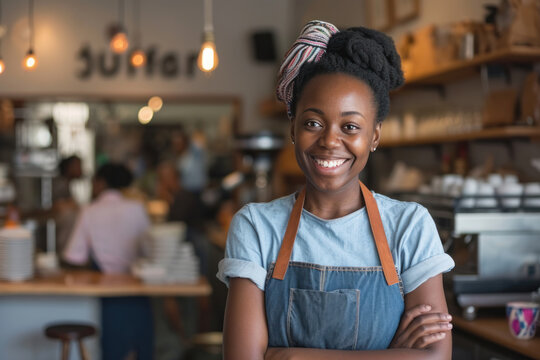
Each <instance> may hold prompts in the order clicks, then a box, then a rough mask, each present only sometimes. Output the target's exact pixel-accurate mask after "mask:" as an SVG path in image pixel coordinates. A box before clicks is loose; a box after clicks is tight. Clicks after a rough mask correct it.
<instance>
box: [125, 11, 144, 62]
mask: <svg viewBox="0 0 540 360" xmlns="http://www.w3.org/2000/svg"><path fill="white" fill-rule="evenodd" d="M133 24H134V27H135V31H134V36H133V38H134V43H135V46H134V50H133V51H132V52H131V55H130V57H129V62H130V63H131V65H132V66H133V67H141V66H143V65H144V64H146V54H145V53H144V51H142V50H141V11H140V3H139V0H133Z"/></svg>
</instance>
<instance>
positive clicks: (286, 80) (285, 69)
mask: <svg viewBox="0 0 540 360" xmlns="http://www.w3.org/2000/svg"><path fill="white" fill-rule="evenodd" d="M338 31H339V30H338V28H336V27H335V26H334V25H332V24H330V23H327V22H324V21H319V20H312V21H310V22H308V23H307V24H306V26H304V28H303V29H302V32H301V33H300V36H299V37H298V39H296V41H295V42H294V44H293V46H292V47H291V48H290V49H289V51H288V52H287V54H286V55H285V59H284V60H283V64H281V68H280V69H279V75H278V83H277V89H276V93H277V98H278V99H279V100H281V101H283V102H284V103H285V104H286V105H287V115H288V116H289V119H292V112H291V101H292V96H293V88H294V79H295V78H296V76H297V75H298V72H299V71H300V67H301V66H302V65H303V64H304V63H306V62H317V61H319V60H320V58H321V57H322V56H323V55H324V53H325V52H326V46H327V45H328V40H330V37H331V36H332V35H334V34H335V33H337V32H338Z"/></svg>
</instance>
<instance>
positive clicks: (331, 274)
mask: <svg viewBox="0 0 540 360" xmlns="http://www.w3.org/2000/svg"><path fill="white" fill-rule="evenodd" d="M360 188H361V191H362V196H363V198H364V203H365V205H366V210H367V213H368V218H369V222H370V227H371V232H372V234H373V237H374V241H375V245H376V247H377V253H378V256H379V260H380V262H381V266H370V267H352V266H325V265H318V264H311V263H304V262H295V261H290V257H291V253H292V249H293V245H294V240H295V238H296V233H297V231H298V226H299V223H300V218H301V215H302V209H303V207H304V199H305V189H303V190H302V191H301V192H300V194H299V195H298V198H297V200H296V202H295V204H294V206H293V209H292V212H291V215H290V217H289V221H288V223H287V229H286V231H285V236H284V237H283V242H282V244H281V248H280V250H279V254H278V258H277V260H276V262H275V263H273V264H272V265H271V267H270V269H269V271H268V274H267V277H266V287H265V308H266V319H267V324H268V346H269V347H307V348H319V349H339V350H378V349H386V348H388V345H389V344H390V342H391V341H392V338H393V337H394V334H395V332H396V329H397V327H398V325H399V321H400V318H401V314H402V312H403V308H404V301H403V288H402V283H401V279H400V277H399V275H398V273H397V271H396V267H395V265H394V260H393V259H392V253H391V252H390V248H389V247H388V242H387V240H386V236H385V234H384V228H383V225H382V221H381V217H380V215H379V210H378V207H377V203H376V201H375V198H374V197H373V195H372V193H371V192H370V191H369V190H368V189H367V188H366V187H365V186H364V184H362V183H361V182H360ZM285 274H286V275H287V276H285Z"/></svg>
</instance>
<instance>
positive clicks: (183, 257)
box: [132, 222, 199, 283]
mask: <svg viewBox="0 0 540 360" xmlns="http://www.w3.org/2000/svg"><path fill="white" fill-rule="evenodd" d="M185 233H186V226H185V224H184V223H181V222H171V223H163V224H156V225H153V226H152V227H151V228H150V230H149V235H150V242H149V244H148V248H147V254H148V259H147V261H142V262H141V261H140V262H138V263H136V266H134V267H132V272H133V274H134V275H135V276H138V277H140V278H141V279H142V280H143V281H145V282H147V283H175V282H181V283H193V282H197V281H198V279H199V259H198V258H197V256H196V255H195V250H194V248H193V244H191V243H189V242H186V241H185V240H184V239H185Z"/></svg>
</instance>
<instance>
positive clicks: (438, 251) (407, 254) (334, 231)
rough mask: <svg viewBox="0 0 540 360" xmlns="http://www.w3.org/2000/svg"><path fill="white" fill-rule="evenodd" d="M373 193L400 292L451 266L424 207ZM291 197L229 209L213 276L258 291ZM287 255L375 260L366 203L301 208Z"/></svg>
mask: <svg viewBox="0 0 540 360" xmlns="http://www.w3.org/2000/svg"><path fill="white" fill-rule="evenodd" d="M373 195H374V196H375V200H376V201H377V205H378V207H379V212H380V214H381V219H382V223H383V226H384V231H385V234H386V237H387V240H388V245H389V247H390V250H391V252H392V256H393V258H394V263H395V265H396V267H397V269H398V273H399V274H400V275H401V279H402V281H403V290H404V292H405V294H407V293H409V292H411V291H413V290H414V289H416V288H417V287H418V286H419V285H421V284H422V283H423V282H424V281H426V280H427V279H429V278H431V277H433V276H435V275H438V274H440V273H442V272H447V271H450V270H451V269H452V268H453V267H454V261H453V260H452V258H451V257H450V256H449V255H447V254H445V253H444V250H443V248H442V244H441V240H440V238H439V235H438V233H437V228H436V227H435V223H434V222H433V219H432V218H431V216H430V215H429V213H428V211H427V210H426V209H425V208H424V207H422V206H421V205H419V204H417V203H413V202H403V201H398V200H394V199H390V198H388V197H386V196H384V195H380V194H376V193H373ZM294 202H295V196H294V194H291V195H289V196H285V197H282V198H279V199H276V200H274V201H271V202H268V203H252V204H248V205H246V206H244V207H243V208H242V209H240V210H239V211H238V212H237V213H236V214H235V216H234V218H233V220H232V223H231V226H230V229H229V234H228V237H227V246H226V250H225V258H224V259H223V260H221V261H220V263H219V271H218V274H217V277H218V278H219V279H220V280H221V281H223V282H224V283H225V284H227V286H228V283H229V278H232V277H241V278H247V279H250V280H251V281H253V282H254V283H255V284H256V285H257V286H258V287H259V288H260V289H261V290H263V291H264V286H265V280H266V275H267V272H268V269H269V267H270V265H271V264H272V263H273V262H275V261H276V259H277V256H278V252H279V249H280V246H281V241H282V239H283V235H284V234H285V229H286V227H287V222H288V219H289V215H290V213H291V210H292V207H293V205H294ZM291 261H298V262H307V263H312V264H320V265H327V266H354V267H365V266H380V265H381V263H380V261H379V257H378V255H377V248H376V246H375V241H374V239H373V235H372V233H371V228H370V225H369V219H368V215H367V212H366V208H365V207H364V208H362V209H359V210H357V211H355V212H353V213H351V214H348V215H346V216H343V217H341V218H337V219H331V220H324V219H321V218H318V217H317V216H315V215H313V214H311V213H310V212H308V211H307V210H305V209H304V210H303V211H302V217H301V219H300V225H299V228H298V233H297V235H296V240H295V243H294V247H293V251H292V255H291Z"/></svg>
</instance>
